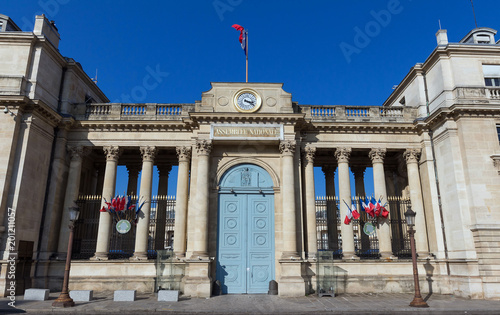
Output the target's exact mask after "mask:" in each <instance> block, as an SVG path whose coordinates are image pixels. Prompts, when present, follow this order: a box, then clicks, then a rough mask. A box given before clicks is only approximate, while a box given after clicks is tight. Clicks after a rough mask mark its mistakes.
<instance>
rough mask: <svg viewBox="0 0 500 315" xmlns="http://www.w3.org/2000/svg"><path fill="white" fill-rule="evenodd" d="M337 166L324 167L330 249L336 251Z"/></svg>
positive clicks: (337, 243) (337, 241)
mask: <svg viewBox="0 0 500 315" xmlns="http://www.w3.org/2000/svg"><path fill="white" fill-rule="evenodd" d="M335 168H336V167H335V166H334V165H326V166H323V167H322V170H323V173H325V186H326V227H327V231H328V249H329V250H333V251H336V250H337V249H339V236H338V232H337V230H338V227H337V203H336V202H335Z"/></svg>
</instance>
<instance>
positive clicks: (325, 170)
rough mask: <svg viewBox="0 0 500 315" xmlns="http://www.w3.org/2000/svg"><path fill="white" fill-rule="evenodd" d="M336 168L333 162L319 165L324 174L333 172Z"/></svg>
mask: <svg viewBox="0 0 500 315" xmlns="http://www.w3.org/2000/svg"><path fill="white" fill-rule="evenodd" d="M336 169H337V166H336V165H333V164H326V165H323V166H322V167H321V170H322V171H323V173H324V174H325V175H328V174H333V173H335V170H336Z"/></svg>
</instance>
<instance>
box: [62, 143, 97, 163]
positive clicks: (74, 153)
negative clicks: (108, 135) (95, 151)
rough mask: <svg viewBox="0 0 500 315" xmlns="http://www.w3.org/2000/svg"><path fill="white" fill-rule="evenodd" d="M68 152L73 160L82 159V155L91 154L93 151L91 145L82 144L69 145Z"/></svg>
mask: <svg viewBox="0 0 500 315" xmlns="http://www.w3.org/2000/svg"><path fill="white" fill-rule="evenodd" d="M68 152H69V154H70V156H71V160H76V159H81V158H82V157H84V156H86V155H89V154H90V152H92V148H91V147H84V146H81V145H72V146H68Z"/></svg>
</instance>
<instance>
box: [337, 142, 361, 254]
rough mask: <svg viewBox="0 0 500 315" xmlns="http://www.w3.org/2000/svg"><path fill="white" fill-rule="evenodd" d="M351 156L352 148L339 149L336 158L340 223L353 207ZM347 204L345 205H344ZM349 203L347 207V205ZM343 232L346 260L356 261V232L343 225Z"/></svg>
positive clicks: (350, 226)
mask: <svg viewBox="0 0 500 315" xmlns="http://www.w3.org/2000/svg"><path fill="white" fill-rule="evenodd" d="M350 156H351V148H337V150H336V151H335V157H336V158H337V164H338V168H339V199H340V203H339V208H340V221H341V222H342V221H343V219H344V218H345V216H346V214H347V211H349V209H348V207H349V208H350V207H351V179H350V174H349V158H350ZM344 202H345V203H344ZM346 203H347V205H346ZM340 230H341V232H342V254H343V257H344V258H345V259H356V258H357V256H356V252H355V250H354V232H353V230H352V225H351V224H349V225H346V224H341V225H340Z"/></svg>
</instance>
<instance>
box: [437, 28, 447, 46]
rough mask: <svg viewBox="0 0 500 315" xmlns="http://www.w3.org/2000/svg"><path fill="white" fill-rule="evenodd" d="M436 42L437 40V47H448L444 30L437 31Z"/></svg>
mask: <svg viewBox="0 0 500 315" xmlns="http://www.w3.org/2000/svg"><path fill="white" fill-rule="evenodd" d="M436 40H437V43H438V46H446V45H448V34H446V30H439V31H437V33H436Z"/></svg>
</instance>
